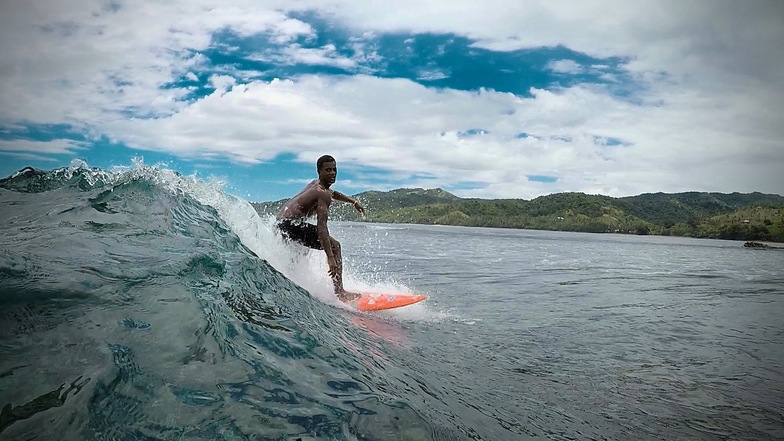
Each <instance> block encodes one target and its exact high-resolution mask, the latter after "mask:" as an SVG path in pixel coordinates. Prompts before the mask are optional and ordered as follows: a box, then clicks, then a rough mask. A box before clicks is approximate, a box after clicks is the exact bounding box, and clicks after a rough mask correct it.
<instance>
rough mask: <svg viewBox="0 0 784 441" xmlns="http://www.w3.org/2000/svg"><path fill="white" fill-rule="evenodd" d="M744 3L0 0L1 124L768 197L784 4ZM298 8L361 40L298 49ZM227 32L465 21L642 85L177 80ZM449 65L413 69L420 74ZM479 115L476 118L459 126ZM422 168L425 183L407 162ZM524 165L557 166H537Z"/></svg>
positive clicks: (397, 170)
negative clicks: (599, 61)
mask: <svg viewBox="0 0 784 441" xmlns="http://www.w3.org/2000/svg"><path fill="white" fill-rule="evenodd" d="M737 5H738V4H737V2H734V1H729V0H716V1H713V2H705V3H700V4H694V3H689V2H686V3H684V2H676V1H664V2H662V1H643V2H633V3H629V4H626V3H619V2H609V1H598V2H590V3H585V2H544V1H542V2H527V3H525V4H522V3H521V4H518V5H510V3H509V2H508V1H506V0H487V1H486V2H483V3H478V2H461V1H457V2H455V1H422V0H417V1H412V0H401V1H399V2H394V3H389V4H388V5H387V4H381V3H378V2H366V1H359V0H357V1H329V2H323V1H315V0H313V1H304V2H297V3H296V4H295V5H294V6H292V5H291V2H287V1H282V0H281V1H252V0H227V1H225V2H222V3H221V4H220V6H217V7H216V6H214V4H213V3H212V2H207V1H206V0H192V1H187V2H185V1H171V2H164V3H154V2H153V3H151V2H139V1H127V2H122V1H119V2H113V3H106V2H104V1H99V0H79V1H76V0H62V1H59V2H53V1H44V0H31V1H27V2H10V3H8V2H6V4H4V5H3V6H2V8H3V10H2V12H3V13H2V14H0V50H2V53H3V54H4V56H3V57H2V58H0V79H2V81H0V97H2V98H0V99H1V100H2V102H0V104H1V105H0V125H2V126H5V127H12V126H18V125H20V124H67V125H70V126H72V127H74V128H75V129H77V130H83V131H84V132H86V133H89V134H92V135H106V136H108V137H109V138H110V139H111V140H113V141H117V142H122V143H125V144H127V145H129V146H131V147H135V148H139V149H152V150H157V151H165V152H169V153H173V154H176V155H179V156H182V157H191V158H214V157H228V158H231V159H232V160H234V161H237V162H239V163H246V164H254V163H258V162H263V161H269V160H272V159H273V158H275V157H276V156H277V155H279V154H281V153H285V152H293V153H295V154H296V155H298V157H299V158H300V159H302V160H306V161H312V160H313V159H315V157H316V156H317V155H318V154H320V153H321V152H323V151H324V150H329V151H332V152H334V154H335V155H336V156H340V157H341V158H342V161H343V162H347V163H348V164H349V165H350V164H353V163H362V164H365V165H367V166H370V167H377V168H378V169H383V170H388V171H390V172H391V173H392V176H396V177H399V178H400V179H408V180H410V181H411V182H422V183H426V184H427V186H434V185H444V186H446V185H448V184H450V183H455V182H479V183H483V185H481V186H478V187H477V188H476V189H474V190H465V191H464V192H463V194H465V195H476V196H484V197H491V196H492V197H500V196H507V197H532V196H536V195H539V194H543V193H550V192H553V191H560V190H582V191H588V192H597V193H603V194H613V195H623V194H636V193H639V192H643V191H658V190H666V191H670V190H671V191H680V190H715V191H735V190H737V191H753V190H761V191H771V192H779V193H780V192H782V191H783V190H784V178H782V173H781V171H780V170H781V166H782V164H784V154H782V147H781V144H780V139H782V136H783V135H784V133H783V132H782V131H783V130H784V124H782V119H781V116H780V115H781V114H782V109H781V103H782V102H784V57H780V56H779V54H780V52H781V50H780V48H781V47H784V27H782V26H781V23H782V22H784V12H783V11H784V8H781V7H780V5H779V4H778V2H775V1H767V2H766V1H758V2H754V3H751V4H748V5H744V6H743V7H738V6H737ZM292 8H296V9H297V12H310V13H315V14H316V15H318V16H320V17H321V18H323V19H324V20H327V21H329V23H330V24H331V25H332V26H339V27H342V28H343V29H345V32H347V33H351V34H354V35H356V36H357V37H356V38H355V39H354V40H353V41H352V44H353V46H352V47H353V54H354V55H353V56H350V57H349V56H345V55H341V53H342V52H340V51H338V48H336V47H335V46H334V45H333V44H332V43H325V44H323V45H321V46H320V47H315V48H313V47H305V46H303V45H302V43H301V39H303V38H304V39H306V40H308V41H313V39H315V38H316V37H317V34H318V30H316V29H314V28H313V27H311V25H309V24H308V23H306V22H304V21H302V20H299V19H296V18H292V15H291V14H290V12H292ZM314 11H315V12H314ZM706 17H709V19H706ZM220 33H230V34H232V35H236V36H239V37H242V38H251V37H258V38H263V39H265V41H269V42H272V43H274V44H277V45H279V47H277V48H275V51H273V52H260V54H261V55H260V56H262V57H270V54H273V56H275V57H278V58H274V59H273V61H276V62H278V63H303V64H309V65H326V66H336V67H341V68H344V69H357V68H358V67H359V65H360V64H361V63H362V62H364V61H367V60H374V61H379V59H378V54H377V53H376V52H375V51H374V49H373V47H372V46H368V45H367V41H369V40H372V39H373V38H374V37H376V36H378V35H383V34H385V33H444V34H451V35H460V36H465V37H468V38H470V39H473V40H475V41H476V43H475V44H474V45H475V46H476V47H482V48H487V49H492V50H499V51H511V50H516V49H521V48H536V47H555V46H559V45H561V46H564V47H568V48H570V49H572V50H574V51H577V52H584V53H586V54H588V55H592V56H597V57H609V56H612V57H618V58H619V59H621V60H624V61H623V64H622V68H624V69H626V72H627V73H628V74H629V76H630V78H632V79H633V80H634V81H635V83H636V84H637V85H638V87H639V90H635V91H634V94H633V96H631V97H617V96H615V95H613V94H612V93H610V92H609V91H608V90H606V89H604V88H603V87H601V86H595V85H590V84H578V85H575V86H572V87H567V88H562V89H553V90H547V89H532V90H531V91H530V92H531V96H530V97H521V96H515V95H512V94H508V93H498V92H494V91H490V90H480V91H458V90H449V89H432V88H427V87H424V86H422V85H420V84H417V83H415V82H412V81H409V80H405V79H395V78H380V77H375V76H372V75H356V76H349V77H339V78H326V77H320V76H315V75H311V76H302V77H296V78H291V79H285V80H275V81H257V80H253V79H251V77H252V76H253V75H252V72H251V73H249V72H243V71H241V70H234V71H225V72H221V75H214V76H212V77H211V80H210V84H211V86H213V87H214V88H215V91H214V92H213V93H211V94H209V95H207V96H205V97H203V98H200V99H192V97H191V95H190V94H191V90H190V89H188V88H187V87H180V86H177V81H178V80H179V79H181V78H185V79H189V80H190V81H194V80H195V79H197V78H198V77H197V75H196V73H203V72H205V71H206V72H209V70H210V66H209V65H207V64H206V61H205V58H204V56H203V55H201V53H202V52H203V51H205V50H208V49H210V48H211V47H214V46H215V45H216V44H217V43H216V41H215V36H216V35H218V34H220ZM275 54H277V55H275ZM549 67H550V69H552V70H553V71H556V72H559V73H562V74H575V73H578V72H580V71H581V70H582V69H591V70H592V71H603V70H604V68H602V67H601V66H580V65H579V64H577V63H576V62H574V61H571V60H555V61H553V62H552V63H550V65H549ZM360 71H362V70H360ZM447 74H448V73H446V72H444V71H432V70H423V71H422V72H421V78H422V79H427V80H436V79H443V78H444V76H445V75H447ZM603 75H605V76H606V78H607V79H610V80H613V81H620V80H619V79H618V78H616V77H614V76H613V74H612V73H609V72H608V73H605V74H603ZM473 128H481V129H483V130H485V131H486V132H487V133H486V134H484V135H482V136H473V137H461V136H459V133H461V132H463V131H466V130H469V129H473ZM520 133H530V134H532V135H535V136H530V137H519V136H518V135H519V134H520ZM596 139H617V140H623V142H624V143H625V144H624V145H619V146H616V145H606V144H607V143H605V145H602V143H597V142H596ZM58 142H60V144H58ZM3 143H4V144H2V145H0V153H4V154H16V155H20V154H21V155H31V154H36V155H38V156H40V155H41V154H44V153H52V154H54V153H64V152H73V151H74V149H75V148H77V147H78V146H77V145H70V146H69V145H66V144H62V141H57V142H53V143H49V144H47V143H38V144H34V143H32V141H30V142H29V143H28V144H24V143H21V144H20V142H19V141H13V142H11V141H3ZM9 143H12V144H13V145H14V146H17V147H15V149H12V148H10V147H8V146H9V145H10V144H9ZM58 145H59V147H58ZM18 146H21V147H18ZM58 149H59V150H58ZM423 173H426V174H428V178H427V179H421V178H419V176H422V174H423ZM527 175H547V176H556V177H558V178H559V179H558V181H557V182H556V183H552V184H550V183H541V182H530V181H528V180H527V178H526V176H527ZM417 180H419V181H417ZM353 184H354V185H361V182H359V181H357V182H354V183H353Z"/></svg>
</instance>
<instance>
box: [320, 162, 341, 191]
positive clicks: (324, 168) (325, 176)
mask: <svg viewBox="0 0 784 441" xmlns="http://www.w3.org/2000/svg"><path fill="white" fill-rule="evenodd" d="M318 175H319V180H320V181H321V182H324V183H327V184H330V185H331V184H334V183H335V178H337V176H338V165H337V164H336V163H335V162H334V161H332V162H325V163H323V164H321V169H320V170H319V172H318Z"/></svg>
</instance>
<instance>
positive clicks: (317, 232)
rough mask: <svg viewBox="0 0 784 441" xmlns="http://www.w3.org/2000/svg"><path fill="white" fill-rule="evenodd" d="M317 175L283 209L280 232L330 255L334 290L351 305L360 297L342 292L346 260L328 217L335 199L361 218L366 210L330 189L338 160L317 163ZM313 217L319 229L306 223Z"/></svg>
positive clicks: (326, 157) (278, 219)
mask: <svg viewBox="0 0 784 441" xmlns="http://www.w3.org/2000/svg"><path fill="white" fill-rule="evenodd" d="M316 171H317V172H318V179H317V180H314V181H312V182H311V183H310V184H308V185H306V186H305V188H303V189H302V190H301V191H300V192H299V193H297V194H296V195H295V196H294V197H293V198H291V199H289V200H288V201H287V202H286V203H285V204H284V205H283V207H282V208H281V209H280V212H279V213H278V216H277V227H278V231H279V232H280V234H281V235H282V236H283V237H284V238H286V239H288V240H292V241H294V242H297V243H299V244H302V245H304V246H306V247H309V248H313V249H316V250H324V253H325V254H326V255H327V265H328V266H329V270H328V272H329V275H330V277H332V284H333V285H334V287H335V295H336V296H337V298H338V299H340V300H341V301H343V302H350V301H351V300H354V299H356V298H358V297H360V295H359V293H355V292H350V291H346V290H345V288H343V259H342V256H341V254H340V242H338V241H337V240H336V239H335V238H334V237H332V236H330V235H329V229H328V228H327V213H328V211H329V206H330V204H331V203H332V200H333V199H334V200H336V201H340V202H346V203H349V204H351V205H352V206H353V207H354V209H355V210H357V211H358V212H359V213H360V214H362V215H364V214H365V208H364V207H363V206H362V204H360V203H359V202H358V201H357V200H356V199H352V198H350V197H348V196H346V195H344V194H343V193H340V192H338V191H335V190H331V189H330V188H329V187H330V186H331V185H332V184H334V183H335V179H336V178H337V175H338V166H337V163H336V161H335V158H333V157H332V156H329V155H324V156H322V157H320V158H319V159H318V161H316ZM314 214H315V215H316V225H313V224H311V223H309V222H306V219H307V218H309V217H311V216H313V215H314Z"/></svg>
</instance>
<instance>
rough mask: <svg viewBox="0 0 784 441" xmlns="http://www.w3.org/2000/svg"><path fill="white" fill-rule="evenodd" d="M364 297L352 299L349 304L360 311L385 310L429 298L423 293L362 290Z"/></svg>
mask: <svg viewBox="0 0 784 441" xmlns="http://www.w3.org/2000/svg"><path fill="white" fill-rule="evenodd" d="M360 294H362V297H360V298H358V299H355V300H352V301H351V302H350V303H349V304H351V305H354V306H355V307H356V308H357V309H358V310H360V311H383V310H386V309H394V308H400V307H402V306H408V305H413V304H414V303H418V302H421V301H422V300H425V299H426V298H427V296H426V295H422V294H394V293H378V292H362V293H360Z"/></svg>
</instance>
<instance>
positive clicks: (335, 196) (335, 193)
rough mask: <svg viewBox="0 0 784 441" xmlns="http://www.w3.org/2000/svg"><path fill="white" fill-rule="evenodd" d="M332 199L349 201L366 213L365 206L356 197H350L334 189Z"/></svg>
mask: <svg viewBox="0 0 784 441" xmlns="http://www.w3.org/2000/svg"><path fill="white" fill-rule="evenodd" d="M332 199H334V200H336V201H340V202H348V203H349V204H351V205H353V206H354V209H355V210H357V211H359V212H360V213H362V214H365V207H363V206H362V204H360V203H359V201H358V200H356V199H354V198H350V197H348V196H346V195H344V194H343V193H341V192H339V191H337V190H332Z"/></svg>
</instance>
